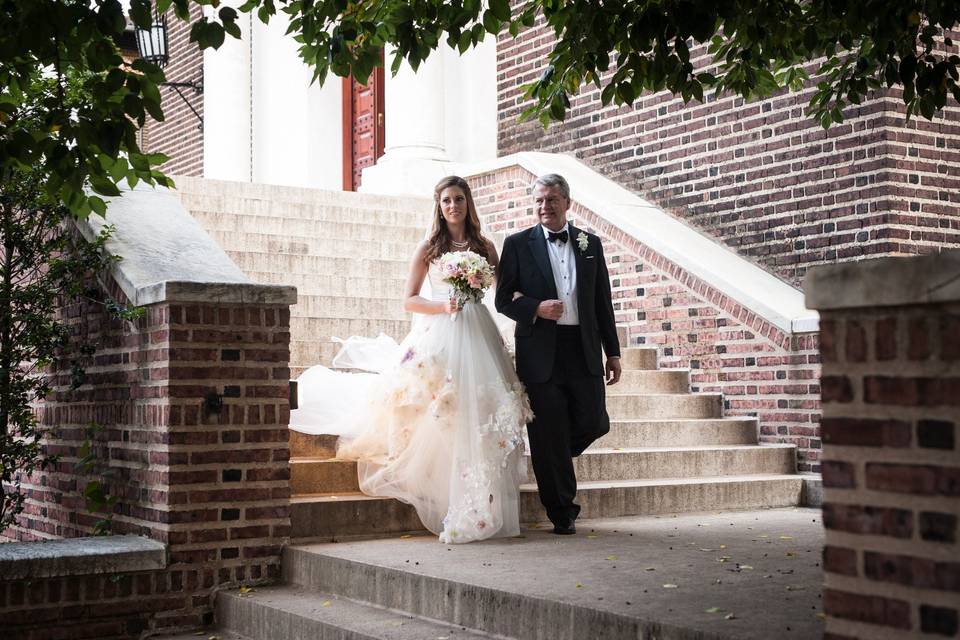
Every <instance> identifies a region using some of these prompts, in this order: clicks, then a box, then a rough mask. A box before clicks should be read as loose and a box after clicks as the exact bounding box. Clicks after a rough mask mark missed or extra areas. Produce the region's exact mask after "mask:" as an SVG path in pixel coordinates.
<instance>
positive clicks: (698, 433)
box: [290, 417, 757, 458]
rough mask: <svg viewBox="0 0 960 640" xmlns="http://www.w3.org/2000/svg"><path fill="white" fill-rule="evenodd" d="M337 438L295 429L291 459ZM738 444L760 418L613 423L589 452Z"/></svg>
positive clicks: (753, 433)
mask: <svg viewBox="0 0 960 640" xmlns="http://www.w3.org/2000/svg"><path fill="white" fill-rule="evenodd" d="M337 438H338V436H335V435H326V434H321V435H312V434H307V433H300V432H299V431H294V430H292V429H291V431H290V456H291V458H332V457H333V456H334V455H336V449H337ZM736 444H741V445H746V444H757V419H756V418H736V417H734V418H710V419H704V420H695V419H689V420H646V421H620V422H612V423H611V424H610V433H608V434H607V435H605V436H603V437H602V438H600V439H599V440H597V441H596V442H594V443H593V444H592V445H590V449H589V450H590V451H592V450H594V449H614V448H617V447H620V448H628V447H697V446H706V445H736Z"/></svg>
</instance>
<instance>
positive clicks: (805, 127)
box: [497, 18, 960, 284]
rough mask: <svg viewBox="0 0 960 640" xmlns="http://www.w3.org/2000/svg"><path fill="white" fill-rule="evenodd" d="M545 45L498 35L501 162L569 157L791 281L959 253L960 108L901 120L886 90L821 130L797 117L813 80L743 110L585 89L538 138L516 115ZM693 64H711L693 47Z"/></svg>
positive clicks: (543, 35) (729, 102)
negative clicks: (875, 262) (869, 262)
mask: <svg viewBox="0 0 960 640" xmlns="http://www.w3.org/2000/svg"><path fill="white" fill-rule="evenodd" d="M552 42H553V39H552V36H551V32H550V31H549V30H548V29H547V28H545V27H544V26H543V24H542V18H541V19H540V22H539V23H538V25H536V26H535V27H533V28H532V29H529V30H527V31H526V32H524V33H521V34H520V37H518V38H517V39H516V40H513V39H512V38H510V36H509V35H508V34H506V33H503V34H501V36H500V38H499V41H498V49H497V60H498V62H497V84H498V92H497V94H498V111H499V113H498V116H499V122H500V125H499V132H498V149H499V153H500V155H506V154H510V153H514V152H520V151H544V152H559V153H567V154H572V155H575V156H576V157H577V158H579V159H580V160H582V161H583V162H585V163H587V164H589V165H590V166H592V167H593V168H594V169H596V170H597V171H599V172H601V173H602V174H604V175H605V176H607V177H608V178H610V179H612V180H614V181H616V182H618V183H619V184H620V185H622V186H623V187H625V188H627V189H630V190H632V191H634V192H635V193H637V194H640V195H642V196H644V197H646V198H647V199H649V200H650V201H651V202H654V203H656V204H657V205H659V206H661V207H663V208H664V209H666V210H668V211H670V212H671V213H672V214H673V215H675V216H677V217H679V218H681V219H683V220H685V221H687V222H688V223H690V224H691V225H693V226H695V227H696V228H697V229H699V230H702V231H705V232H707V233H709V234H711V235H713V236H715V237H717V238H719V239H721V240H722V241H723V242H725V243H726V244H727V245H729V246H730V247H732V248H734V249H735V250H737V251H738V252H739V253H740V254H741V255H743V256H747V257H749V258H751V259H753V260H756V261H757V262H759V263H760V264H762V265H763V266H764V267H766V268H767V269H768V270H770V271H771V272H773V273H776V274H777V275H779V276H780V277H782V278H783V279H785V280H787V281H789V282H792V283H794V284H799V283H800V282H802V280H803V276H804V273H805V272H806V270H807V269H808V268H809V267H810V266H813V265H817V264H824V263H834V262H846V261H851V260H857V259H861V258H864V257H869V256H880V255H896V254H912V253H926V252H931V251H935V250H936V249H937V248H938V247H950V246H960V195H958V194H960V106H957V105H956V104H950V105H949V106H948V108H947V109H945V110H944V112H943V114H942V116H940V117H938V118H937V119H936V120H933V121H932V122H931V121H927V120H924V119H922V118H918V119H914V120H912V121H910V122H906V121H905V119H904V117H903V113H904V109H903V105H902V101H901V99H900V94H899V93H898V92H897V91H890V92H887V93H885V94H883V95H880V96H877V97H874V98H873V99H870V100H867V101H865V102H864V103H863V104H862V105H860V106H853V107H850V108H848V109H847V110H846V111H845V112H844V117H845V121H844V122H843V123H842V124H840V125H834V126H833V127H831V128H830V129H829V130H826V131H825V130H823V129H822V128H821V127H820V126H819V125H818V124H816V123H815V122H814V121H813V120H812V119H810V118H807V117H805V116H804V109H805V107H806V105H807V103H808V101H809V99H810V96H811V94H812V92H813V91H814V87H813V84H812V83H811V86H810V87H808V88H807V89H806V90H804V91H802V92H799V93H795V94H783V95H777V96H775V97H772V98H770V99H767V100H762V101H757V102H751V103H744V101H743V99H741V98H737V97H718V96H717V95H715V94H714V93H712V92H710V93H708V94H707V96H706V98H705V102H704V103H703V104H700V103H697V102H696V101H694V102H691V103H689V104H688V105H684V104H683V102H682V100H680V99H675V98H673V97H671V96H670V95H669V94H666V93H657V94H645V95H644V96H642V97H641V98H640V99H638V100H637V101H636V102H635V103H634V104H633V105H632V106H629V107H628V106H624V107H616V106H615V105H611V106H608V107H605V108H604V107H601V105H600V98H599V90H597V89H596V87H595V86H594V85H592V84H591V85H588V86H586V87H585V88H584V90H583V91H582V92H581V93H580V94H579V95H578V96H576V97H574V98H572V100H571V102H572V106H571V109H570V110H569V111H568V116H567V120H566V121H565V122H563V123H562V124H553V125H551V126H550V128H549V129H548V130H547V131H544V130H543V129H542V127H541V126H540V125H539V124H538V123H536V122H527V123H520V122H519V121H518V117H519V115H520V113H521V112H522V111H523V110H524V109H525V108H526V107H527V106H529V105H530V104H531V102H530V101H529V100H525V99H524V97H523V94H524V88H523V85H525V84H528V83H530V82H533V81H534V80H536V79H537V78H538V77H539V75H540V74H541V73H542V71H543V69H544V67H545V65H546V62H545V61H546V56H547V54H548V53H549V51H550V48H551V47H552ZM958 50H960V49H958V46H957V45H954V46H953V47H952V52H953V53H956V52H957V51H958ZM698 52H699V53H698ZM692 60H693V62H694V64H695V65H696V64H698V63H699V64H701V65H705V64H707V62H708V61H707V60H706V59H705V57H704V56H703V54H702V49H694V50H693V53H692ZM811 70H813V69H811Z"/></svg>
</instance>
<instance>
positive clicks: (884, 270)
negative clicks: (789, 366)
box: [807, 251, 960, 640]
mask: <svg viewBox="0 0 960 640" xmlns="http://www.w3.org/2000/svg"><path fill="white" fill-rule="evenodd" d="M958 265H960V252H957V251H951V252H946V253H944V254H941V255H939V256H926V257H923V258H913V259H909V260H904V259H883V260H876V261H870V262H869V263H862V266H864V267H867V266H869V270H867V269H862V270H855V269H845V270H839V269H838V267H829V268H822V269H823V271H821V270H820V269H817V270H814V271H812V272H811V279H812V282H810V283H809V284H808V285H807V298H808V302H809V303H810V304H811V306H814V307H817V308H819V309H820V312H821V325H820V326H821V332H822V333H821V336H822V353H823V403H824V405H823V407H824V418H823V439H824V450H823V453H824V461H823V484H824V488H825V496H824V506H823V516H824V517H823V520H824V526H825V527H826V547H825V549H824V571H825V572H826V574H825V575H826V584H825V587H826V588H825V590H824V603H823V604H824V611H825V612H826V614H827V634H826V635H825V638H828V639H830V640H849V639H853V638H862V639H868V638H869V639H872V638H879V637H897V638H906V637H911V638H914V637H924V638H927V637H956V635H957V633H958V632H960V623H958V616H960V606H958V605H960V561H958V559H960V544H958V541H960V538H958V536H960V530H958V527H957V523H958V518H960V511H958V503H960V501H958V498H960V459H958V455H957V454H958V449H957V437H958V435H960V434H958V431H957V424H958V423H960V409H958V406H960V304H958V301H960V288H958V287H957V286H956V285H955V274H956V272H957V268H958ZM845 266H850V267H853V266H854V265H845ZM856 266H860V265H856ZM951 281H952V282H953V284H951ZM918 283H922V284H920V286H918ZM881 288H882V289H883V291H884V292H883V293H877V292H878V291H879V290H880V289H881ZM811 298H813V299H812V301H811ZM927 634H930V635H927Z"/></svg>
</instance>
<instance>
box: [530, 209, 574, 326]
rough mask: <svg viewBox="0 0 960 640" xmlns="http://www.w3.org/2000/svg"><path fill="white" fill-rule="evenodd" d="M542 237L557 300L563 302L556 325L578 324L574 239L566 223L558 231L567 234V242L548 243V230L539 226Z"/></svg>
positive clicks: (568, 224)
mask: <svg viewBox="0 0 960 640" xmlns="http://www.w3.org/2000/svg"><path fill="white" fill-rule="evenodd" d="M540 228H541V229H542V230H543V237H544V238H546V239H547V255H548V256H550V268H551V269H553V281H554V283H555V284H556V285H557V298H558V299H559V300H560V301H561V302H563V314H562V315H561V316H560V318H559V319H558V320H557V324H564V325H577V324H580V311H579V309H578V307H577V261H576V256H575V255H574V253H573V244H574V238H573V233H572V232H571V231H570V223H569V222H568V223H567V224H566V226H564V228H563V229H560V231H564V230H565V231H566V232H567V236H568V237H567V241H566V242H560V241H559V240H557V241H556V242H550V230H549V229H547V228H546V227H544V226H543V225H540Z"/></svg>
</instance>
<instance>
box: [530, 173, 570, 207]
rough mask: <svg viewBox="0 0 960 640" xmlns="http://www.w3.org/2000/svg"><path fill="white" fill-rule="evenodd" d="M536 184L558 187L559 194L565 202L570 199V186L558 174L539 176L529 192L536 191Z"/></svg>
mask: <svg viewBox="0 0 960 640" xmlns="http://www.w3.org/2000/svg"><path fill="white" fill-rule="evenodd" d="M538 184H540V185H543V186H545V187H559V189H560V192H561V193H563V197H564V198H566V199H567V200H569V199H570V185H569V184H567V181H566V180H565V179H564V177H563V176H562V175H560V174H559V173H546V174H544V175H542V176H540V177H539V178H537V179H536V180H534V181H533V184H531V185H530V190H531V191H533V190H534V189H536V188H537V185H538Z"/></svg>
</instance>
